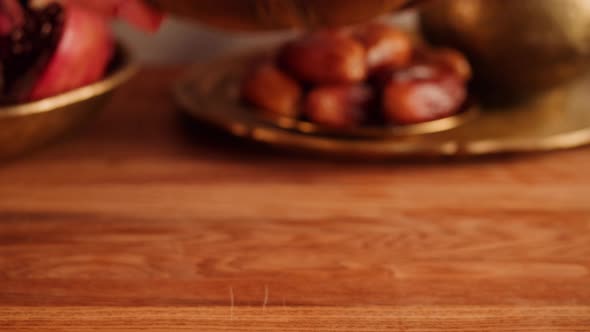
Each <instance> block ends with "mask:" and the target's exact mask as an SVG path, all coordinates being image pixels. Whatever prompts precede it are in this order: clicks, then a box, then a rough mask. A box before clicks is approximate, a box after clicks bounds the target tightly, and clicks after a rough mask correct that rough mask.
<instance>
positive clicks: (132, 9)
mask: <svg viewBox="0 0 590 332" xmlns="http://www.w3.org/2000/svg"><path fill="white" fill-rule="evenodd" d="M55 1H56V0H33V1H32V3H33V4H34V5H39V6H43V5H46V4H47V3H50V2H55ZM57 2H63V3H70V4H75V5H78V6H83V7H86V8H88V9H91V10H93V11H95V12H97V13H100V14H101V15H103V16H105V17H109V18H120V19H123V20H125V21H127V22H129V23H130V24H132V25H134V26H136V27H138V28H140V29H142V30H145V31H150V32H153V31H156V30H157V29H158V28H159V27H160V25H161V23H162V20H163V17H164V16H163V14H162V13H161V12H159V11H158V10H156V9H155V8H153V7H151V6H150V5H148V4H147V3H146V2H145V1H144V0H57Z"/></svg>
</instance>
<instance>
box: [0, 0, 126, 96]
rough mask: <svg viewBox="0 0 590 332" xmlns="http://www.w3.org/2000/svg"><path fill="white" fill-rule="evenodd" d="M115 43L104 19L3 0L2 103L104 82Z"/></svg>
mask: <svg viewBox="0 0 590 332" xmlns="http://www.w3.org/2000/svg"><path fill="white" fill-rule="evenodd" d="M114 49H115V43H114V40H113V37H112V34H111V31H110V28H109V23H108V22H107V20H106V19H104V18H103V17H102V16H100V15H98V14H95V13H94V12H92V11H89V10H87V9H86V8H82V7H79V6H76V5H74V4H69V3H67V5H64V4H58V3H56V2H50V1H38V2H35V1H22V0H21V1H19V0H0V105H6V104H15V103H22V102H27V101H32V100H37V99H41V98H45V97H50V96H53V95H57V94H60V93H63V92H66V91H69V90H72V89H75V88H78V87H81V86H84V85H87V84H90V83H93V82H95V81H97V80H99V79H101V78H102V77H103V76H104V74H105V71H106V70H107V67H108V65H109V63H110V60H111V58H112V56H113V53H114Z"/></svg>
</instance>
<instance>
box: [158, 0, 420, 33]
mask: <svg viewBox="0 0 590 332" xmlns="http://www.w3.org/2000/svg"><path fill="white" fill-rule="evenodd" d="M418 1H420V0H418ZM150 2H151V3H153V4H154V5H155V6H157V7H159V8H160V9H162V10H163V11H166V12H169V13H171V14H173V15H177V16H181V17H184V18H189V19H193V20H197V21H200V22H203V23H206V24H209V25H213V26H217V27H222V28H230V29H241V30H252V29H282V28H292V27H300V28H301V27H307V28H310V27H311V28H312V27H317V26H334V25H345V24H351V23H359V22H363V21H366V20H369V19H371V18H373V17H375V16H377V15H380V14H384V13H387V12H390V11H392V10H396V9H400V8H402V7H404V6H409V5H411V4H413V3H415V2H417V0H197V1H195V0H150Z"/></svg>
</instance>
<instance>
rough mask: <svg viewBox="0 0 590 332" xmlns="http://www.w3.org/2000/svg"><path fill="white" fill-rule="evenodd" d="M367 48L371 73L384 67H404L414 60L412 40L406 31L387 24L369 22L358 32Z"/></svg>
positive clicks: (357, 34)
mask: <svg viewBox="0 0 590 332" xmlns="http://www.w3.org/2000/svg"><path fill="white" fill-rule="evenodd" d="M356 36H357V39H358V40H359V41H360V42H361V43H362V44H363V45H364V46H365V48H366V50H367V65H368V66H369V71H370V72H371V73H373V72H375V71H378V70H379V69H382V68H403V67H405V66H407V65H409V64H410V61H411V60H412V53H413V46H412V40H411V39H410V37H409V36H408V34H406V33H405V32H403V31H401V30H399V29H396V28H394V27H391V26H388V25H385V24H369V25H367V26H364V27H362V28H361V29H359V31H357V33H356Z"/></svg>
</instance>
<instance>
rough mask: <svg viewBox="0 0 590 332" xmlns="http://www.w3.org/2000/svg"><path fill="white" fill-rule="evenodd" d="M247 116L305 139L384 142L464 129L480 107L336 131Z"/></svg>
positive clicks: (294, 121)
mask: <svg viewBox="0 0 590 332" xmlns="http://www.w3.org/2000/svg"><path fill="white" fill-rule="evenodd" d="M244 112H251V113H253V114H254V115H253V116H255V117H258V118H260V119H261V120H262V121H265V122H269V123H271V124H272V125H274V126H277V127H279V128H282V129H286V130H292V131H296V132H300V133H302V134H306V135H319V136H334V137H343V138H355V137H356V138H383V137H395V136H412V135H424V134H431V133H437V132H441V131H446V130H450V129H453V128H456V127H459V126H462V125H464V124H466V123H468V122H469V121H472V120H474V119H476V118H477V117H478V116H479V114H480V112H479V107H478V105H477V104H476V103H475V102H474V101H473V100H469V101H468V102H466V103H465V104H464V105H463V106H462V107H461V111H460V112H458V113H457V114H455V115H451V116H447V117H444V118H440V119H436V120H432V121H425V122H421V123H417V124H410V125H395V126H359V127H356V128H350V129H336V128H330V127H326V126H322V125H318V124H315V123H313V122H310V121H305V120H299V119H294V118H289V117H282V116H276V117H275V116H271V115H267V114H264V113H262V112H256V109H247V108H244Z"/></svg>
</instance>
